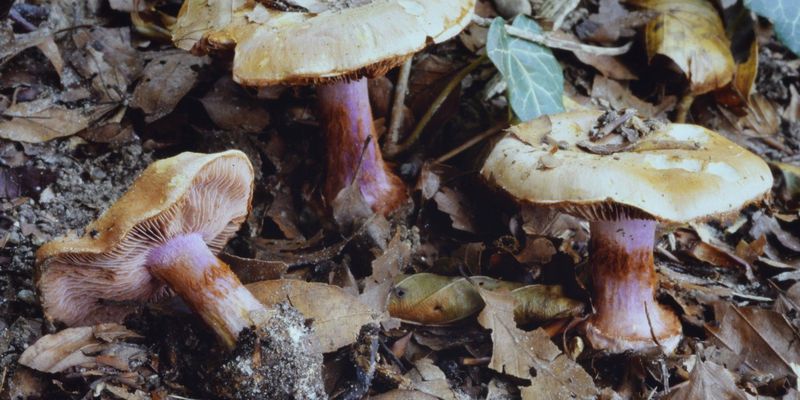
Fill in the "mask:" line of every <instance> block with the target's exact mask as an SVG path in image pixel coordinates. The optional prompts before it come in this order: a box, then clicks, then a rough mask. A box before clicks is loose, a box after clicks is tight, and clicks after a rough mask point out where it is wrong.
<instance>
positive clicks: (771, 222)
mask: <svg viewBox="0 0 800 400" xmlns="http://www.w3.org/2000/svg"><path fill="white" fill-rule="evenodd" d="M752 219H753V226H752V227H751V228H750V236H752V237H754V238H758V237H761V236H762V235H766V236H772V237H775V238H776V239H778V242H779V243H780V244H781V245H783V247H786V248H787V249H789V250H792V251H794V252H798V253H800V239H798V237H797V236H795V235H793V234H791V233H789V232H787V231H786V230H784V229H783V228H782V227H781V224H780V223H779V222H778V220H777V219H775V217H774V216H771V215H767V214H765V213H763V212H761V211H758V212H756V213H755V214H753V217H752ZM773 252H774V251H773Z"/></svg>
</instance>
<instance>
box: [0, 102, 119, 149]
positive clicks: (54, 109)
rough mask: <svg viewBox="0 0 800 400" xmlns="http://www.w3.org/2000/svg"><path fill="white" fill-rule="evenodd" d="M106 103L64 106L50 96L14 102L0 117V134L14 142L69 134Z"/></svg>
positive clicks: (107, 107) (99, 112)
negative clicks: (2, 118)
mask: <svg viewBox="0 0 800 400" xmlns="http://www.w3.org/2000/svg"><path fill="white" fill-rule="evenodd" d="M112 109H113V106H110V105H98V106H86V107H76V108H68V107H65V106H63V105H59V104H56V103H54V99H53V98H52V97H48V98H43V99H40V100H34V101H29V102H25V103H17V104H14V105H12V106H11V107H9V108H8V109H6V111H5V112H4V113H3V115H2V116H3V117H6V118H11V119H9V120H4V121H3V120H0V138H3V139H8V140H13V141H17V142H27V143H42V142H46V141H48V140H52V139H56V138H60V137H65V136H71V135H74V134H76V133H78V132H80V131H82V130H84V129H86V128H87V127H88V126H89V125H90V124H91V123H93V122H94V121H95V120H96V119H97V118H99V117H100V116H101V115H103V114H105V113H106V112H108V111H110V110H112Z"/></svg>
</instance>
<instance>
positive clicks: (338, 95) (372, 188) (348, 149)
mask: <svg viewBox="0 0 800 400" xmlns="http://www.w3.org/2000/svg"><path fill="white" fill-rule="evenodd" d="M317 98H318V104H319V109H320V116H321V119H322V124H323V129H324V134H325V137H326V145H327V149H326V151H327V154H328V161H327V168H328V171H327V177H326V182H325V188H324V193H325V196H326V198H327V199H328V201H329V202H330V201H333V199H334V198H335V197H336V195H337V194H338V193H339V192H340V191H341V190H342V189H344V188H345V187H347V186H348V185H349V184H350V183H351V182H352V181H353V179H356V182H355V184H356V185H358V188H359V190H360V191H361V194H362V195H363V197H364V200H365V201H366V203H367V204H368V205H369V206H370V207H371V208H372V210H373V211H375V212H376V213H380V214H383V215H386V214H388V213H390V212H391V211H393V210H394V209H396V208H397V207H398V206H399V205H401V204H402V203H403V200H404V199H405V197H406V190H405V186H404V185H403V182H402V181H401V180H400V178H398V177H397V176H396V175H395V174H394V173H392V172H391V171H390V170H389V168H388V166H387V165H386V163H385V162H384V161H383V156H382V155H381V152H380V148H379V147H378V138H377V137H376V134H375V127H374V125H373V123H372V109H371V108H370V104H369V93H368V89H367V79H366V78H361V79H358V80H352V81H339V82H335V83H330V84H326V85H321V86H319V87H318V88H317ZM368 138H371V140H369V143H367V139H368ZM365 143H366V146H367V147H366V149H364V146H365ZM362 153H363V160H362V159H361V158H362Z"/></svg>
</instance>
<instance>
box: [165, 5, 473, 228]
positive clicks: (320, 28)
mask: <svg viewBox="0 0 800 400" xmlns="http://www.w3.org/2000/svg"><path fill="white" fill-rule="evenodd" d="M221 3H223V2H217V3H211V2H207V1H205V0H186V1H185V2H184V3H183V6H182V8H181V11H180V13H179V15H178V19H177V22H176V24H175V26H174V28H173V40H174V42H175V44H176V45H177V46H178V47H180V48H183V49H186V50H189V49H191V50H193V51H194V52H199V53H206V52H208V51H211V50H219V49H229V48H235V56H234V59H233V77H234V80H235V81H236V82H238V83H240V84H242V85H245V86H251V87H263V86H267V85H277V84H284V85H312V84H313V85H317V99H318V107H319V112H320V118H321V120H322V128H323V130H324V132H325V140H326V147H327V153H328V156H327V177H326V182H325V185H324V188H323V194H324V195H325V198H326V199H327V201H329V202H331V201H333V199H335V197H336V195H337V194H338V193H339V192H340V191H341V190H342V189H344V188H345V187H348V185H350V183H351V182H353V181H354V180H355V184H356V185H357V186H358V189H359V191H360V193H361V195H362V196H363V198H364V200H365V202H366V204H367V205H369V206H370V208H372V210H373V211H375V212H377V213H381V214H384V215H386V214H388V213H390V212H391V211H393V210H395V209H396V208H397V207H398V206H400V205H401V204H403V202H404V199H405V198H406V197H407V193H406V189H405V186H404V185H403V183H402V181H401V180H400V179H399V178H398V177H397V176H396V175H395V174H394V173H392V172H391V170H390V169H389V168H388V167H387V165H386V164H385V162H384V160H383V157H382V155H381V152H380V149H379V147H378V141H377V137H376V135H375V128H374V126H373V122H372V111H371V108H370V103H369V97H368V93H367V80H366V78H367V77H375V76H380V75H383V74H384V73H386V72H387V71H389V70H390V69H392V68H394V67H395V66H397V65H400V64H402V63H403V62H404V61H405V60H406V59H407V58H408V57H410V56H412V55H413V54H414V53H415V52H417V51H420V50H422V49H423V48H425V47H426V46H427V45H429V44H432V43H439V42H442V41H445V40H447V39H449V38H451V37H453V36H455V35H456V34H458V33H459V32H460V31H461V30H462V29H463V28H464V27H465V26H466V25H467V24H468V23H469V22H470V21H471V16H472V10H473V8H474V6H475V0H425V1H420V0H372V1H370V0H361V1H342V0H339V1H326V2H302V1H300V2H292V4H298V6H288V5H286V4H284V7H277V3H279V2H272V3H273V7H274V8H268V7H267V6H265V5H264V3H263V2H256V1H250V2H245V3H244V5H242V6H241V7H240V8H238V9H234V10H232V11H231V9H230V4H229V3H228V5H227V7H225V6H223V5H221ZM280 3H281V4H283V2H280ZM306 3H308V4H306ZM303 4H306V6H307V7H309V8H308V9H305V8H303V7H301V6H299V5H303ZM278 8H281V9H278Z"/></svg>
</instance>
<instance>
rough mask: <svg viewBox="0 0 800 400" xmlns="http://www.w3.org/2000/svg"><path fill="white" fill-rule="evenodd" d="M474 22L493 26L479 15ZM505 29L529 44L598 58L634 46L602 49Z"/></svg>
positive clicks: (629, 44)
mask: <svg viewBox="0 0 800 400" xmlns="http://www.w3.org/2000/svg"><path fill="white" fill-rule="evenodd" d="M472 22H474V23H475V24H477V25H480V26H483V27H487V26H489V25H491V24H492V20H490V19H488V18H483V17H479V16H477V15H476V16H473V17H472ZM505 29H506V32H507V33H508V34H509V35H511V36H514V37H516V38H519V39H523V40H527V41H529V42H534V43H538V44H541V45H544V46H547V47H551V48H554V49H561V50H567V51H572V52H576V51H581V52H585V53H589V54H594V55H598V56H618V55H621V54H625V53H627V52H628V50H630V48H631V45H632V44H633V43H632V42H628V43H627V44H625V45H624V46H620V47H600V46H592V45H588V44H583V43H579V42H575V41H572V40H565V39H562V38H558V37H555V36H553V35H551V34H550V33H548V32H545V33H533V32H528V31H526V30H523V29H520V28H517V27H515V26H511V25H506V26H505Z"/></svg>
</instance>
